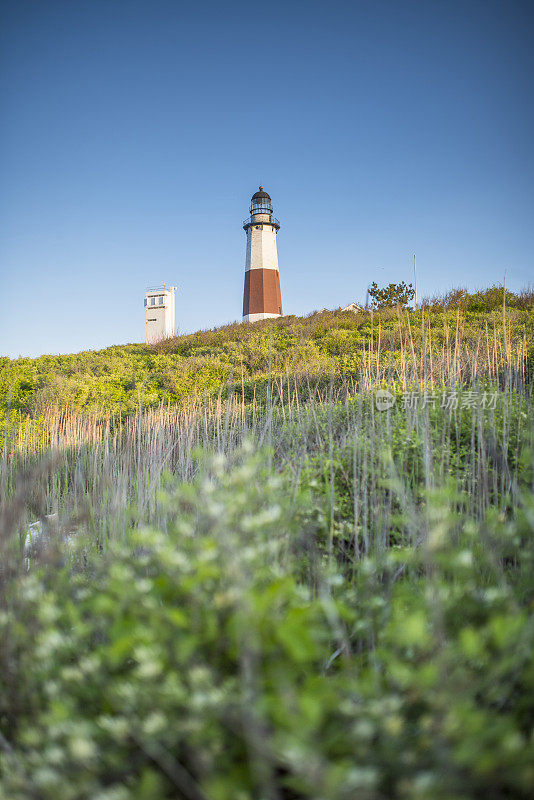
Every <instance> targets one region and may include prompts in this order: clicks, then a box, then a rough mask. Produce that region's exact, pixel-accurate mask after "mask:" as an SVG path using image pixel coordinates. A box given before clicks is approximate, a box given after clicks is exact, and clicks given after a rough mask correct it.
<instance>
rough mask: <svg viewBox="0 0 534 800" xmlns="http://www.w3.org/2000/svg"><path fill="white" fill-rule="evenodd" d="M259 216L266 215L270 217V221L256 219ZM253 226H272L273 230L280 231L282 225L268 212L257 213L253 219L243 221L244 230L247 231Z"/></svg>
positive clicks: (248, 218)
mask: <svg viewBox="0 0 534 800" xmlns="http://www.w3.org/2000/svg"><path fill="white" fill-rule="evenodd" d="M257 214H264V215H266V216H268V217H269V219H256V215H257ZM251 225H272V226H273V228H276V230H278V229H279V228H280V223H279V222H278V220H277V219H276V217H273V215H272V214H269V212H268V211H256V212H255V213H254V214H253V215H252V216H251V217H247V219H244V220H243V228H244V230H246V229H247V228H249V227H250V226H251Z"/></svg>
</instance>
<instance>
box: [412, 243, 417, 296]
mask: <svg viewBox="0 0 534 800" xmlns="http://www.w3.org/2000/svg"><path fill="white" fill-rule="evenodd" d="M413 281H414V289H415V308H416V309H417V263H416V261H415V253H414V254H413Z"/></svg>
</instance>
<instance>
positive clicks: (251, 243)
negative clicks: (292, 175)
mask: <svg viewBox="0 0 534 800" xmlns="http://www.w3.org/2000/svg"><path fill="white" fill-rule="evenodd" d="M249 211H250V217H248V218H247V219H246V220H245V221H244V222H243V229H244V231H245V233H246V234H247V254H246V259H245V289H244V292H243V322H256V321H257V320H259V319H268V318H270V317H281V316H282V296H281V294H280V278H279V275H278V254H277V252H276V236H277V234H278V230H279V229H280V223H279V222H278V220H277V219H276V218H275V217H273V208H272V205H271V198H270V197H269V195H268V194H267V192H265V191H264V189H263V186H260V188H259V191H257V192H255V194H253V195H252V199H251V201H250V209H249Z"/></svg>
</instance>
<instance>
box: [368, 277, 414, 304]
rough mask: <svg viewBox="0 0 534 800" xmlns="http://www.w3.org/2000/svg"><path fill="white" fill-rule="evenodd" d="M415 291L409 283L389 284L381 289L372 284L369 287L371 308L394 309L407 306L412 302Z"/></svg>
mask: <svg viewBox="0 0 534 800" xmlns="http://www.w3.org/2000/svg"><path fill="white" fill-rule="evenodd" d="M414 295H415V290H414V288H413V286H412V284H411V283H409V284H406V283H404V281H402V283H390V284H388V286H385V287H384V288H383V289H381V288H380V287H379V286H378V284H377V283H374V282H373V283H372V284H371V285H370V287H369V296H370V297H371V300H372V307H373V308H394V307H395V306H402V307H404V306H407V305H408V303H409V302H410V300H413V297H414Z"/></svg>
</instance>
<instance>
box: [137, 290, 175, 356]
mask: <svg viewBox="0 0 534 800" xmlns="http://www.w3.org/2000/svg"><path fill="white" fill-rule="evenodd" d="M175 291H176V286H165V284H163V286H149V287H148V288H147V290H146V293H145V317H146V343H147V344H156V342H161V341H162V339H169V338H170V337H172V336H174V335H175V334H174V293H175Z"/></svg>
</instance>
